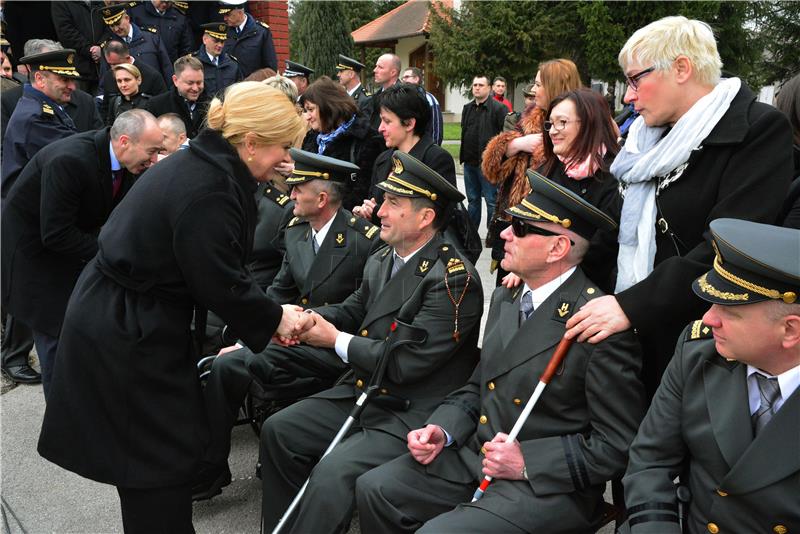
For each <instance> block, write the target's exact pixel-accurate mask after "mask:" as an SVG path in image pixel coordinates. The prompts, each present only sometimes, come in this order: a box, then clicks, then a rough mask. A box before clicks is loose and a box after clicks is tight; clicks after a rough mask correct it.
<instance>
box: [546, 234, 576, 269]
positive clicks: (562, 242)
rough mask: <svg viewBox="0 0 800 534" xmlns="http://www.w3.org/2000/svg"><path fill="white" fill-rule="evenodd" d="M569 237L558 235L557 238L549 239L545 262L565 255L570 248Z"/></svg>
mask: <svg viewBox="0 0 800 534" xmlns="http://www.w3.org/2000/svg"><path fill="white" fill-rule="evenodd" d="M570 247H571V246H570V242H569V237H567V236H559V237H558V239H553V240H551V244H550V250H549V252H548V253H547V262H548V263H555V262H558V261H561V260H563V259H564V258H566V257H567V254H569V250H570Z"/></svg>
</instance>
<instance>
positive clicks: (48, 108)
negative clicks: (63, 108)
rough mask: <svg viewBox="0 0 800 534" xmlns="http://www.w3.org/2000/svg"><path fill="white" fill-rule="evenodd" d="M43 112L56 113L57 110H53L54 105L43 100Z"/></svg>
mask: <svg viewBox="0 0 800 534" xmlns="http://www.w3.org/2000/svg"><path fill="white" fill-rule="evenodd" d="M42 113H46V114H48V115H55V114H56V112H55V111H54V110H53V106H51V105H50V104H48V103H47V102H42Z"/></svg>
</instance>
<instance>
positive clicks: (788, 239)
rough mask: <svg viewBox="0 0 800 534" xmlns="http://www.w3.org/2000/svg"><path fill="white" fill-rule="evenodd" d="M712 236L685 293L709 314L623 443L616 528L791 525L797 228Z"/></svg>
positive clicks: (796, 440)
mask: <svg viewBox="0 0 800 534" xmlns="http://www.w3.org/2000/svg"><path fill="white" fill-rule="evenodd" d="M710 228H711V238H712V244H713V246H714V249H715V252H716V257H715V258H714V263H713V268H712V269H711V270H710V271H708V272H707V273H706V274H704V275H702V276H701V277H699V278H698V279H697V280H695V281H694V284H693V285H692V288H693V289H694V292H695V293H696V294H697V296H699V297H700V298H701V299H703V300H706V301H708V302H710V303H711V304H712V306H711V308H710V309H709V310H708V311H707V312H706V314H705V315H704V316H703V319H702V321H695V322H693V323H691V324H690V325H689V326H687V327H686V329H685V330H684V331H683V333H682V334H681V337H680V338H679V340H678V345H677V348H676V349H675V354H674V356H673V358H672V360H671V361H670V364H669V366H668V367H667V370H666V372H665V373H664V376H663V378H662V381H661V385H660V386H659V387H658V390H657V391H656V394H655V396H654V397H653V403H652V405H651V406H650V411H648V413H647V416H646V417H645V419H644V421H643V422H642V426H641V428H640V429H639V433H638V434H637V436H636V439H635V440H634V442H633V445H632V447H631V450H630V462H629V464H628V470H627V472H626V473H625V478H624V479H623V483H624V485H625V503H626V505H627V507H628V522H627V524H626V525H624V528H623V529H621V531H623V532H627V531H630V532H636V533H642V532H646V533H655V532H657V533H659V534H661V533H679V532H681V531H682V532H691V533H700V532H710V533H711V534H717V533H718V532H719V533H725V532H742V533H745V532H746V533H750V532H769V533H774V534H786V533H790V532H796V531H797V530H798V528H800V391H798V385H799V384H800V302H798V300H797V298H798V294H800V261H798V258H800V231H799V230H794V229H789V228H778V227H775V226H770V225H766V224H759V223H754V222H749V221H742V220H736V219H717V220H715V221H712V222H711V225H710ZM678 475H680V477H681V480H680V482H681V486H680V491H676V486H675V485H674V484H673V480H674V479H675V477H676V476H678ZM681 522H682V523H683V525H680V523H681ZM681 526H682V527H683V528H682V529H681Z"/></svg>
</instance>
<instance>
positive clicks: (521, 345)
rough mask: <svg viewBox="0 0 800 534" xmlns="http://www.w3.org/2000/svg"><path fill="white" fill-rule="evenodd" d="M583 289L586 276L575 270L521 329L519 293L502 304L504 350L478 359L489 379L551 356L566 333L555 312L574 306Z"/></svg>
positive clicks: (501, 330) (500, 319)
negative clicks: (563, 304)
mask: <svg viewBox="0 0 800 534" xmlns="http://www.w3.org/2000/svg"><path fill="white" fill-rule="evenodd" d="M586 285H587V279H586V276H585V275H584V274H583V271H581V269H580V267H578V268H577V269H575V272H574V273H572V276H570V277H569V278H568V279H567V280H566V281H565V282H564V283H563V284H561V286H559V287H558V288H557V289H556V290H555V291H553V293H552V294H551V295H550V296H549V297H547V299H546V300H545V301H544V302H542V303H541V304H540V305H539V306H538V307H537V308H536V311H534V312H533V315H531V316H530V318H529V319H528V320H527V321H525V322H524V323H523V324H522V326H518V325H519V301H520V299H521V298H522V291H518V292H517V294H516V295H515V296H514V297H513V299H509V300H508V301H504V302H502V303H501V306H502V308H501V310H500V314H499V315H498V320H499V321H501V327H500V330H499V333H500V335H502V336H503V338H504V339H503V342H504V345H503V350H502V351H501V352H498V353H494V354H481V359H486V361H487V363H486V365H484V367H483V368H484V369H486V370H487V371H488V373H489V374H490V375H491V377H489V378H494V377H497V376H500V375H502V374H505V373H507V372H508V371H510V370H511V369H513V368H515V367H519V366H520V365H522V364H523V363H524V362H526V361H528V360H530V359H531V358H535V357H537V356H539V355H542V354H545V355H547V356H548V357H549V356H550V355H552V349H553V347H555V346H556V345H557V344H558V342H559V341H561V338H562V337H563V335H564V332H565V330H566V329H565V327H564V322H562V321H558V320H556V317H558V316H557V315H556V310H557V308H558V307H559V305H560V304H561V302H562V300H568V301H570V302H572V303H574V302H576V301H577V300H578V298H579V297H580V295H581V292H582V291H583V288H584V286H586ZM512 295H513V293H512ZM573 307H575V306H574V305H573ZM505 339H508V340H509V341H505Z"/></svg>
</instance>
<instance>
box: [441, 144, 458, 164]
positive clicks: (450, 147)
mask: <svg viewBox="0 0 800 534" xmlns="http://www.w3.org/2000/svg"><path fill="white" fill-rule="evenodd" d="M442 148H443V149H445V150H447V151H448V152H450V155H451V156H453V159H454V160H455V162H456V164H458V152H459V151H460V150H461V143H459V144H457V145H442Z"/></svg>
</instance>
